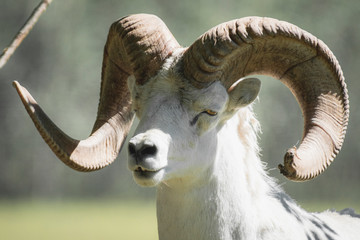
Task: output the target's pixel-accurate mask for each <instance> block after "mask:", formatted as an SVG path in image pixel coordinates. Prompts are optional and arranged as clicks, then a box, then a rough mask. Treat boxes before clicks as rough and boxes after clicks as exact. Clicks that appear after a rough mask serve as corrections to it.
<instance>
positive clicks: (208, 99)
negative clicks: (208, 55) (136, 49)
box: [128, 76, 229, 186]
mask: <svg viewBox="0 0 360 240" xmlns="http://www.w3.org/2000/svg"><path fill="white" fill-rule="evenodd" d="M179 82H180V81H176V80H174V78H171V77H162V76H158V77H157V78H155V79H152V80H151V81H150V82H149V83H147V84H146V85H145V86H134V85H133V86H132V89H131V91H132V98H133V107H134V111H136V114H137V117H138V118H139V119H140V123H139V125H138V127H137V129H136V131H135V134H134V136H133V137H132V138H131V139H130V142H129V146H128V148H129V157H128V167H129V169H130V170H131V171H132V172H133V176H134V179H135V181H136V182H137V183H138V184H139V185H142V186H155V185H157V184H158V183H160V182H164V183H165V184H168V185H169V184H170V183H171V182H174V181H184V180H186V181H192V180H196V177H197V176H198V175H199V174H201V172H202V171H204V170H206V169H208V167H209V166H210V165H211V164H212V161H213V159H214V157H215V151H216V141H217V138H216V133H217V131H218V129H217V127H218V126H219V123H221V122H222V119H223V117H224V113H225V112H226V108H227V105H228V100H229V96H228V93H227V91H226V90H225V88H224V87H223V86H222V85H221V84H220V83H218V82H215V83H213V84H211V85H210V86H209V87H207V88H205V89H195V88H193V87H191V86H189V85H187V84H184V83H181V82H180V83H179Z"/></svg>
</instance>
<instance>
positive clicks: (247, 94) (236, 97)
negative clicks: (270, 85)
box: [228, 78, 261, 109]
mask: <svg viewBox="0 0 360 240" xmlns="http://www.w3.org/2000/svg"><path fill="white" fill-rule="evenodd" d="M260 86H261V82H260V80H259V79H257V78H246V79H243V80H239V81H237V82H235V83H234V84H233V85H232V86H231V87H230V88H229V90H228V93H229V108H230V109H236V108H241V107H245V106H247V105H249V104H250V103H252V102H253V101H254V100H255V99H256V97H257V96H258V94H259V91H260Z"/></svg>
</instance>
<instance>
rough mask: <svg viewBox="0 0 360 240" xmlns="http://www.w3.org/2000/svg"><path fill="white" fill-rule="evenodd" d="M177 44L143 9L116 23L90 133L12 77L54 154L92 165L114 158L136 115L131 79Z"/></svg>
mask: <svg viewBox="0 0 360 240" xmlns="http://www.w3.org/2000/svg"><path fill="white" fill-rule="evenodd" d="M178 47H179V44H178V43H177V41H176V40H175V39H174V37H173V36H172V34H171V33H170V31H169V30H168V29H167V27H166V26H165V24H164V23H163V22H162V21H161V19H159V18H158V17H156V16H153V15H146V14H139V15H132V16H129V17H125V18H122V19H120V20H119V21H117V22H115V23H114V24H112V26H111V28H110V31H109V35H108V39H107V43H106V45H105V49H104V59H103V67H102V81H101V91H100V102H99V108H98V114H97V118H96V121H95V124H94V127H93V131H92V134H91V135H90V137H88V138H87V139H85V140H81V141H79V140H75V139H72V138H70V137H69V136H67V135H66V134H65V133H64V132H62V131H61V130H60V129H59V128H58V127H57V126H56V125H55V124H54V123H53V122H52V121H51V120H50V119H49V118H48V117H47V116H46V114H45V113H44V112H43V111H42V110H41V108H40V107H39V105H38V104H37V103H36V101H35V100H34V99H33V97H32V96H31V95H30V93H29V92H28V91H27V90H26V89H25V88H24V87H22V86H21V85H20V84H19V83H17V82H14V86H15V88H16V89H17V91H18V93H19V95H20V98H21V100H22V102H23V104H24V106H25V108H26V110H27V111H28V113H29V115H30V117H31V119H32V120H33V122H34V124H35V126H36V128H37V129H38V131H39V133H40V134H41V136H42V137H43V139H44V140H45V142H46V143H47V144H48V145H49V147H50V148H51V150H52V151H53V152H54V153H55V154H56V156H57V157H58V158H59V159H60V160H61V161H63V162H64V163H65V164H66V165H68V166H69V167H71V168H73V169H76V170H78V171H93V170H97V169H100V168H103V167H105V166H107V165H108V164H110V163H112V162H113V161H114V160H115V158H116V156H117V155H118V153H119V151H120V148H121V146H122V144H123V142H124V140H125V138H126V136H127V134H128V132H129V129H130V127H131V124H132V121H133V115H134V114H133V112H132V110H131V98H130V93H129V89H128V86H127V79H128V77H129V76H131V75H134V76H135V79H136V83H137V84H144V83H145V82H146V81H147V80H148V79H149V78H151V77H153V76H154V75H155V74H156V73H157V71H158V70H159V69H160V67H161V66H162V64H163V63H164V61H165V59H166V58H167V57H168V56H169V55H170V54H171V53H172V51H173V50H174V49H175V48H178Z"/></svg>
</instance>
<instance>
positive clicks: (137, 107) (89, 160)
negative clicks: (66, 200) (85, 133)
mask: <svg viewBox="0 0 360 240" xmlns="http://www.w3.org/2000/svg"><path fill="white" fill-rule="evenodd" d="M252 74H266V75H270V76H273V77H274V78H277V79H279V80H281V81H282V82H283V83H284V84H285V85H286V86H287V87H288V88H289V89H290V90H291V91H292V93H293V94H294V95H295V97H296V99H297V100H298V102H299V105H300V107H301V109H302V112H303V115H304V123H305V124H304V126H305V127H304V136H303V139H302V141H301V144H300V146H299V147H298V148H295V147H293V148H291V149H289V150H288V151H287V153H286V154H285V158H284V166H282V165H279V168H280V171H281V172H282V173H283V174H284V175H285V176H286V177H288V178H289V179H291V180H294V181H304V180H308V179H311V178H314V177H316V176H317V175H318V174H320V173H321V172H322V171H323V170H325V168H326V167H327V166H328V165H329V164H330V163H331V161H332V160H333V159H334V157H335V156H336V154H337V153H338V151H339V150H340V148H341V146H342V143H343V140H344V135H345V131H346V126H347V122H348V117H349V103H348V95H347V90H346V84H345V82H344V77H343V74H342V71H341V68H340V66H339V64H338V62H337V60H336V58H335V57H334V55H333V54H332V53H331V51H330V50H329V49H328V48H327V46H326V45H325V44H324V43H323V42H321V41H320V40H318V39H317V38H315V37H314V36H312V35H311V34H309V33H307V32H305V31H303V30H301V29H299V28H298V27H296V26H294V25H291V24H289V23H286V22H282V21H278V20H275V19H270V18H259V17H249V18H242V19H238V20H234V21H230V22H227V23H224V24H221V25H219V26H217V27H215V28H213V29H210V30H209V31H208V32H206V33H205V34H203V35H202V36H201V37H200V38H199V39H198V40H196V41H195V42H194V43H193V44H192V45H191V46H190V47H189V48H182V47H181V46H180V45H179V44H178V43H177V42H176V40H175V39H174V37H173V36H172V34H171V33H170V31H169V30H168V29H167V27H166V26H165V24H164V23H163V22H162V21H161V20H160V19H159V18H157V17H155V16H153V15H146V14H138V15H132V16H129V17H125V18H122V19H120V20H119V21H116V22H115V23H114V24H113V25H112V26H111V28H110V32H109V35H108V40H107V43H106V46H105V50H104V61H103V70H102V82H101V92H100V103H99V109H98V116H97V119H96V122H95V124H94V128H93V131H92V134H91V136H90V137H88V138H87V139H85V140H81V141H78V140H74V139H72V138H70V137H68V136H67V135H66V134H65V133H63V132H62V131H61V130H60V129H59V128H57V127H56V126H55V125H54V124H53V123H52V122H51V121H50V119H49V118H48V117H47V116H46V115H45V113H44V112H43V111H42V110H41V109H40V107H39V106H38V104H37V103H36V101H35V100H34V99H33V98H32V97H31V95H30V94H29V93H28V92H27V90H26V89H25V88H23V87H22V86H20V84H19V83H17V82H15V83H14V85H15V87H16V89H17V90H18V93H19V95H20V97H21V99H22V101H23V103H24V105H25V107H26V109H27V111H28V113H29V115H30V117H31V118H32V119H33V121H34V123H35V126H36V127H37V128H38V130H39V132H40V134H41V135H42V137H43V138H44V140H45V141H46V142H47V143H48V145H49V146H50V148H51V149H52V150H53V151H54V153H55V154H56V155H57V156H58V157H59V158H60V159H61V160H62V161H63V162H64V163H65V164H67V165H68V166H70V167H72V168H74V169H76V170H79V171H93V170H97V169H100V168H103V167H105V166H107V165H108V164H110V163H111V162H112V161H113V160H114V159H115V158H116V156H117V155H118V153H119V151H120V149H121V146H122V145H123V142H124V139H125V138H126V136H127V133H128V131H129V129H130V127H131V125H132V121H133V118H134V115H136V116H137V117H138V118H139V120H140V122H139V125H138V127H137V129H136V131H135V134H134V136H133V137H132V138H131V139H130V141H129V145H128V152H129V158H128V166H129V169H130V170H131V171H132V172H133V176H134V179H135V181H136V182H137V183H138V184H140V185H142V186H156V187H157V218H158V228H159V229H158V230H159V238H160V239H197V240H199V239H247V240H253V239H267V240H270V239H274V240H275V239H276V240H278V239H292V240H293V239H305V240H310V239H313V240H318V239H323V240H335V239H342V240H344V239H348V240H354V239H359V238H360V237H359V236H360V219H359V217H360V216H359V215H356V214H355V213H354V212H353V211H352V210H350V209H346V210H343V211H342V212H333V211H327V212H324V213H308V212H306V211H305V210H303V209H301V208H300V207H299V206H298V205H297V204H296V203H295V202H294V201H293V200H292V199H291V198H290V197H289V196H287V195H286V194H285V193H284V192H283V191H282V189H281V188H280V187H279V186H278V185H277V184H276V183H275V181H274V180H273V179H271V178H270V177H269V176H268V175H267V172H266V171H265V170H264V166H263V164H262V162H261V160H260V158H259V147H258V143H257V132H258V130H259V124H258V122H257V120H256V119H255V117H254V114H253V111H252V108H251V103H252V102H253V101H254V100H255V99H256V98H257V95H258V92H259V90H260V81H259V80H258V79H256V78H245V79H243V78H244V77H246V76H249V75H252ZM238 79H241V80H238Z"/></svg>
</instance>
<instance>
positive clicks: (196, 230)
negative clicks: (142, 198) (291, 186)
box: [129, 62, 360, 240]
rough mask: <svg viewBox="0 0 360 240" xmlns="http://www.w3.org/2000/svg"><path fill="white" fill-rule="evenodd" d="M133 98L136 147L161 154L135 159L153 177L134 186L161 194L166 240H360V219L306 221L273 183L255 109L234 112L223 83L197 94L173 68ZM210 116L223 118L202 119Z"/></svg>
mask: <svg viewBox="0 0 360 240" xmlns="http://www.w3.org/2000/svg"><path fill="white" fill-rule="evenodd" d="M131 92H132V96H133V101H134V104H133V106H134V110H135V111H136V112H137V116H138V117H139V119H140V123H139V126H138V128H137V130H136V132H135V135H134V137H133V138H132V139H131V140H130V142H131V143H132V144H134V145H135V146H136V147H137V148H141V146H142V145H144V144H145V142H146V141H148V142H151V143H152V144H154V145H156V147H157V152H156V154H154V155H153V156H148V157H146V158H145V159H144V160H143V161H141V162H139V161H138V159H136V157H134V156H131V155H130V156H129V168H130V170H132V171H134V170H136V169H137V168H139V167H141V168H142V169H148V170H151V171H155V173H154V174H152V175H151V176H153V177H139V174H135V172H134V178H135V181H136V182H137V183H138V184H140V185H143V186H156V187H157V218H158V230H159V238H160V239H162V240H167V239H169V240H170V239H177V240H181V239H196V240H201V239H207V240H211V239H246V240H255V239H267V240H275V239H276V240H279V239H281V240H283V239H292V240H293V239H305V240H309V239H313V240H317V239H324V240H332V239H334V240H335V239H342V240H344V239H348V240H353V239H356V238H359V236H360V232H359V231H360V219H356V218H351V217H349V216H341V215H339V214H337V213H324V214H311V213H307V212H306V211H304V210H302V209H301V208H300V207H299V206H297V205H296V204H295V203H294V201H293V200H292V199H290V198H289V197H288V196H287V195H286V194H285V193H284V192H283V191H282V190H281V188H280V187H279V186H277V184H276V183H275V182H274V181H273V180H272V179H271V178H270V177H268V176H267V173H266V171H265V170H264V166H263V163H262V162H261V161H260V159H259V156H258V152H259V147H258V143H257V132H258V130H259V124H258V122H257V120H256V119H255V117H254V114H253V112H252V108H251V106H246V107H242V108H240V109H239V110H238V111H236V112H235V113H234V112H233V111H232V110H231V109H228V106H229V105H232V104H230V103H229V101H231V100H230V99H229V97H228V93H227V91H226V90H225V89H224V87H223V86H222V85H221V84H220V83H218V82H215V83H213V84H212V85H210V86H209V87H207V88H204V89H195V88H193V87H192V86H191V85H189V84H187V83H186V81H184V80H183V79H181V78H180V77H179V76H178V75H177V74H176V66H175V67H174V66H173V65H172V63H171V62H170V63H167V65H166V68H165V69H164V70H163V71H162V72H160V73H159V74H158V76H156V77H155V78H154V79H152V80H151V81H149V83H147V84H146V85H145V86H135V85H133V86H132V89H131ZM206 109H211V110H213V111H216V112H218V114H217V115H216V116H210V115H208V114H206V113H201V112H203V111H204V110H206ZM195 120H197V121H195ZM356 226H357V227H356ZM351 231H353V234H354V235H349V234H350V232H351ZM355 231H358V232H357V234H356V232H355ZM346 234H348V235H346ZM351 236H355V237H351Z"/></svg>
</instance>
